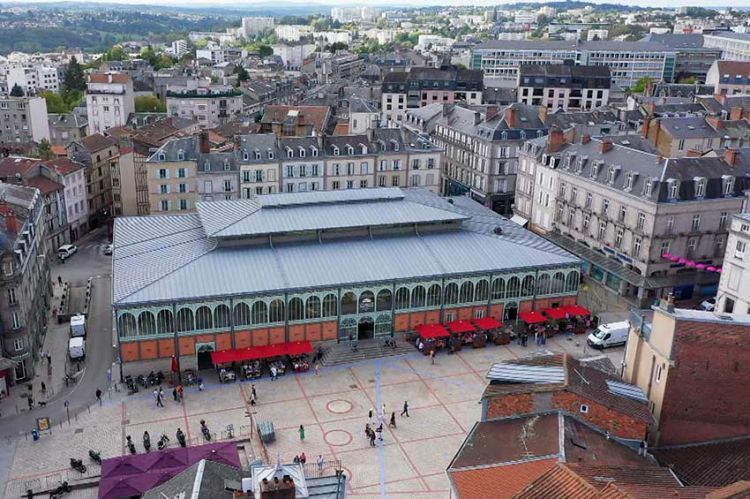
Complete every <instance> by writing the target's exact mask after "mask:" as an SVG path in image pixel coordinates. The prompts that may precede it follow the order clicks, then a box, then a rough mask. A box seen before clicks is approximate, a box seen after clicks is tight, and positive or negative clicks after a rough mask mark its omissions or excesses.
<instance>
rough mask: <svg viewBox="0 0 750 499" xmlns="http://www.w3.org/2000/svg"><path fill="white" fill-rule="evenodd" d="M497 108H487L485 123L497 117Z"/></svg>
mask: <svg viewBox="0 0 750 499" xmlns="http://www.w3.org/2000/svg"><path fill="white" fill-rule="evenodd" d="M497 111H498V109H497V106H487V111H486V113H485V115H484V119H485V121H490V120H491V119H492V118H494V117H495V116H497Z"/></svg>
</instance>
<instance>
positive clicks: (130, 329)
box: [117, 312, 138, 336]
mask: <svg viewBox="0 0 750 499" xmlns="http://www.w3.org/2000/svg"><path fill="white" fill-rule="evenodd" d="M117 330H118V333H119V334H120V336H135V335H136V334H138V329H137V328H136V326H135V316H134V315H133V314H130V313H127V312H126V313H124V314H120V318H119V319H117Z"/></svg>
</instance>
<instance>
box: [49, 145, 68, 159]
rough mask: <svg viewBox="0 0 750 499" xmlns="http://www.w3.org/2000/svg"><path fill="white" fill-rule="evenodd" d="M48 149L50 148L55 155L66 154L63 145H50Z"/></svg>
mask: <svg viewBox="0 0 750 499" xmlns="http://www.w3.org/2000/svg"><path fill="white" fill-rule="evenodd" d="M50 149H51V150H52V154H54V155H55V156H65V155H66V154H68V153H67V151H66V150H65V146H63V145H59V144H57V145H52V146H51V147H50Z"/></svg>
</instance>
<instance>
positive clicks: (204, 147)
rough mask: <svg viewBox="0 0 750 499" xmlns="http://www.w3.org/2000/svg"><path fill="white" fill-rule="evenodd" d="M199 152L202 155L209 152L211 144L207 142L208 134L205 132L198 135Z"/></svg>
mask: <svg viewBox="0 0 750 499" xmlns="http://www.w3.org/2000/svg"><path fill="white" fill-rule="evenodd" d="M200 151H201V153H203V154H208V153H210V152H211V143H210V142H209V141H208V132H207V131H205V130H203V131H202V132H201V133H200Z"/></svg>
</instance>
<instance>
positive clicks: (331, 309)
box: [323, 293, 339, 317]
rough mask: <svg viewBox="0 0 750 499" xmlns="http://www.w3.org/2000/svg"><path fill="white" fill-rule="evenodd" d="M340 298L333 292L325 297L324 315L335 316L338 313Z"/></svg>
mask: <svg viewBox="0 0 750 499" xmlns="http://www.w3.org/2000/svg"><path fill="white" fill-rule="evenodd" d="M338 301H339V300H338V298H336V295H334V294H333V293H329V294H327V295H325V297H324V298H323V317H335V316H336V314H337V313H338V307H337V305H338Z"/></svg>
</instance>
